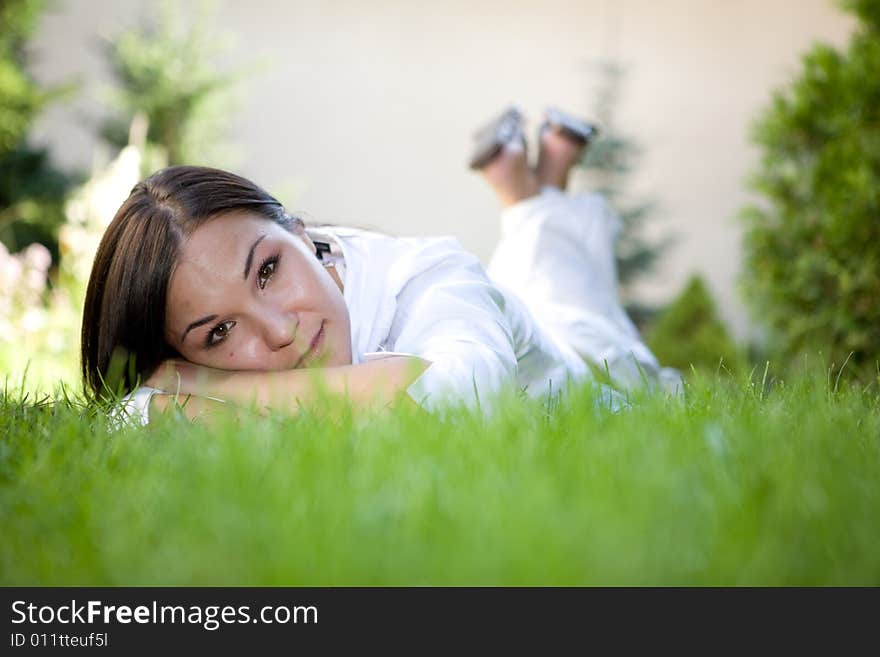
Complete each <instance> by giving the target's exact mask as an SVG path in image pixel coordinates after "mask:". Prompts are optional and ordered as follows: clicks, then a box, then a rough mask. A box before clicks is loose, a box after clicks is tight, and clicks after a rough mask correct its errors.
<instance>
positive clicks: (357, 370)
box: [151, 356, 430, 411]
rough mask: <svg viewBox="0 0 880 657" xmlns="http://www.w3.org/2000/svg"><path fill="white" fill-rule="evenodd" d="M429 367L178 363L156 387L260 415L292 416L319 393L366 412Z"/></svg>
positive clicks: (401, 359)
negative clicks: (252, 367)
mask: <svg viewBox="0 0 880 657" xmlns="http://www.w3.org/2000/svg"><path fill="white" fill-rule="evenodd" d="M429 364H430V363H429V362H428V361H426V360H424V359H421V358H418V357H416V356H389V357H386V358H382V359H379V360H374V361H370V362H367V363H361V364H358V365H342V366H338V367H324V368H310V369H296V370H277V371H269V372H266V371H229V370H216V369H210V368H205V367H200V366H194V365H192V364H189V363H179V362H178V363H175V365H176V369H175V370H174V372H172V373H170V377H169V373H168V372H165V373H163V374H162V375H160V376H161V377H164V380H165V381H166V383H165V384H164V385H158V386H157V387H160V388H162V389H164V390H166V391H168V392H172V391H174V392H176V393H178V394H184V395H186V394H191V395H199V396H201V397H206V398H212V397H213V398H216V399H220V400H223V401H225V402H229V403H233V404H238V405H245V406H250V405H254V406H256V407H257V408H258V409H260V410H264V409H274V410H279V411H296V410H298V409H299V408H300V406H302V405H304V404H309V403H311V402H313V401H315V400H317V399H318V398H320V397H321V396H322V395H324V394H329V395H332V396H342V397H345V398H347V399H348V400H349V401H351V402H352V403H353V404H354V405H355V406H360V407H366V406H371V405H374V404H388V403H390V402H392V401H394V399H395V398H397V397H398V396H400V395H403V394H405V393H406V389H407V388H408V387H409V386H410V385H411V384H412V383H413V382H414V381H415V380H416V379H417V378H418V377H419V376H420V375H421V374H422V372H424V371H425V369H426V368H427V367H428V365H429ZM151 379H152V377H151Z"/></svg>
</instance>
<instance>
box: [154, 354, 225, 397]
mask: <svg viewBox="0 0 880 657" xmlns="http://www.w3.org/2000/svg"><path fill="white" fill-rule="evenodd" d="M220 372H221V371H220V370H214V369H212V368H210V367H204V366H202V365H196V364H195V363H191V362H189V361H188V360H184V359H182V358H170V359H168V360H166V361H164V362H163V363H162V364H161V365H159V367H157V368H156V371H155V372H153V374H152V375H150V378H148V379H147V380H146V381H145V385H148V386H150V387H151V388H157V389H158V390H162V391H163V392H167V393H169V394H181V395H198V394H204V392H205V390H207V389H209V388H210V387H211V384H212V382H213V383H215V384H216V382H217V379H218V376H217V375H218V374H219V373H220Z"/></svg>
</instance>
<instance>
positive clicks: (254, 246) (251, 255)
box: [242, 233, 266, 280]
mask: <svg viewBox="0 0 880 657" xmlns="http://www.w3.org/2000/svg"><path fill="white" fill-rule="evenodd" d="M265 237H266V235H265V233H264V234H263V235H260V236H259V237H258V238H257V241H256V242H254V243H253V244H252V245H251V250H250V251H248V254H247V260H245V261H244V276H243V277H242V278H244V280H247V278H248V276H249V275H250V273H251V265H252V264H254V251H256V250H257V244H259V243H260V242H262V241H263V239H264V238H265Z"/></svg>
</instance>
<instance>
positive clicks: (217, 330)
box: [205, 320, 235, 347]
mask: <svg viewBox="0 0 880 657" xmlns="http://www.w3.org/2000/svg"><path fill="white" fill-rule="evenodd" d="M233 326H235V322H234V321H232V320H229V321H227V322H220V323H219V324H217V326H215V327H214V328H212V329H211V332H210V333H208V339H207V340H206V341H205V345H206V346H208V347H213V346H214V345H215V344H220V343H221V342H223V341H224V340H225V339H226V336H228V335H229V331H231V330H232V327H233Z"/></svg>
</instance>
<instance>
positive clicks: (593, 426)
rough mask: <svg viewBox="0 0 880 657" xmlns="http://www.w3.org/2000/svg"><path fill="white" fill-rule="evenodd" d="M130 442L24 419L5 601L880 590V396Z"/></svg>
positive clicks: (258, 426)
mask: <svg viewBox="0 0 880 657" xmlns="http://www.w3.org/2000/svg"><path fill="white" fill-rule="evenodd" d="M334 417H335V418H336V419H334V420H332V421H331V420H327V419H326V418H325V419H323V420H322V419H320V417H318V416H316V415H312V414H306V415H303V416H301V417H298V418H295V419H291V418H271V419H263V420H257V419H254V420H252V421H244V422H239V423H234V422H228V423H225V424H223V425H221V426H214V427H207V426H198V425H190V424H187V423H186V422H183V421H179V420H175V419H173V418H169V419H167V420H166V421H164V422H162V423H160V424H159V425H158V426H155V427H150V428H146V429H130V430H126V431H123V432H120V433H113V432H110V431H108V429H107V427H106V426H105V423H104V421H103V420H102V419H101V418H100V417H97V418H91V419H90V418H88V416H87V415H85V414H82V413H80V412H79V411H78V410H76V409H75V408H72V407H70V406H69V405H67V404H64V403H55V404H33V403H29V402H27V401H21V400H20V399H18V397H17V396H16V395H15V394H13V393H7V394H6V396H5V398H4V399H3V400H2V403H0V427H2V429H0V431H2V438H0V526H2V528H3V540H2V542H0V584H3V585H383V584H385V585H402V584H408V585H413V584H439V585H446V584H463V585H478V584H488V585H496V584H498V585H573V584H586V585H620V584H623V585H630V584H636V585H660V584H662V585H679V584H681V585H703V584H717V585H778V584H792V585H824V584H833V585H850V584H851V585H878V584H880V550H878V548H877V546H878V545H880V408H878V398H877V393H876V387H875V388H874V389H873V391H872V392H864V391H860V390H858V389H845V390H838V391H835V390H833V386H832V385H830V384H829V382H828V381H827V380H826V379H825V377H824V376H823V377H816V378H814V379H804V380H803V381H800V382H797V383H796V384H795V385H789V386H785V385H776V386H774V387H773V389H772V390H769V391H765V390H764V389H763V388H761V387H760V386H754V385H751V384H749V383H748V382H740V383H737V384H734V383H731V382H729V381H723V380H709V381H703V382H699V381H698V382H696V383H694V384H693V385H692V387H691V388H690V389H689V391H688V395H687V398H686V400H683V401H682V400H675V399H667V398H662V397H654V398H640V399H634V400H633V405H632V408H630V409H629V410H626V411H624V412H620V413H611V412H608V411H606V410H602V409H597V407H596V406H595V404H594V402H593V397H592V396H591V391H590V390H589V388H584V389H582V390H579V391H576V392H575V393H574V394H572V395H571V396H570V397H569V398H568V400H567V401H566V402H565V403H562V404H560V405H558V406H557V407H554V408H552V409H549V410H548V409H547V408H546V406H545V405H544V404H541V403H539V402H528V403H523V402H515V401H508V402H506V403H504V405H503V407H502V408H501V409H500V410H499V411H498V412H496V413H495V414H494V415H493V416H492V417H490V418H488V419H486V420H481V419H480V418H479V417H478V416H476V415H474V414H467V413H451V414H450V415H449V416H448V417H446V418H438V417H426V416H424V415H421V414H418V413H416V412H409V411H406V412H404V411H401V412H396V413H393V414H390V415H386V416H384V417H373V418H368V419H363V418H360V419H355V418H352V417H351V415H350V414H347V413H345V412H341V413H340V412H337V413H335V415H334Z"/></svg>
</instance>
